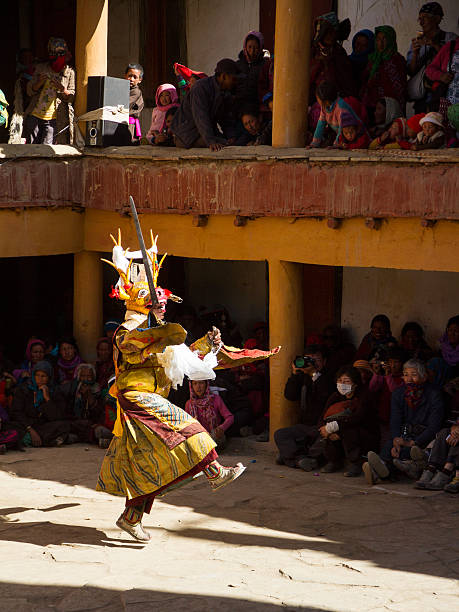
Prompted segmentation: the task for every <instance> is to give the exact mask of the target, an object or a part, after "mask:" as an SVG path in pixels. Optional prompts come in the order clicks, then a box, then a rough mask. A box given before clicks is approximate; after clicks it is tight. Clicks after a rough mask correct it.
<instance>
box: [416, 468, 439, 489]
mask: <svg viewBox="0 0 459 612" xmlns="http://www.w3.org/2000/svg"><path fill="white" fill-rule="evenodd" d="M434 475H435V472H432V471H431V470H424V471H423V472H422V475H421V478H420V479H419V480H417V481H416V483H415V485H414V486H415V487H416V489H425V488H426V484H428V483H429V482H430V481H431V480H432V478H433V477H434Z"/></svg>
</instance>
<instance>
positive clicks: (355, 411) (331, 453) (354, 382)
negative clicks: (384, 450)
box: [314, 366, 379, 478]
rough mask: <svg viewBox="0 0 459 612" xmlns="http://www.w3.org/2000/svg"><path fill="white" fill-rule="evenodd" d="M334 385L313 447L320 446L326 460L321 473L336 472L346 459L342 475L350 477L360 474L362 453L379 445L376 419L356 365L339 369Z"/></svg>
mask: <svg viewBox="0 0 459 612" xmlns="http://www.w3.org/2000/svg"><path fill="white" fill-rule="evenodd" d="M336 388H337V391H335V392H334V393H333V395H332V396H331V397H330V398H329V399H328V401H327V403H326V405H325V410H324V413H323V415H322V417H321V419H320V421H319V432H320V440H318V442H316V444H315V445H314V446H318V445H320V446H321V448H322V453H323V454H324V456H325V458H326V460H327V463H326V464H325V465H324V467H323V468H322V469H321V472H323V473H325V474H329V473H331V472H336V471H337V470H339V469H340V468H341V467H342V464H343V459H346V460H347V462H348V463H349V469H348V470H347V472H345V473H344V475H345V476H347V477H351V478H352V477H355V476H360V474H361V473H362V455H364V454H365V453H367V452H368V451H372V450H375V449H377V448H379V427H378V419H377V415H376V410H375V409H374V408H373V403H372V401H371V397H370V394H369V393H368V391H366V390H365V389H364V387H363V386H362V382H361V378H360V374H359V372H358V371H357V370H356V368H353V367H349V366H348V367H344V368H341V369H340V370H339V371H338V373H337V375H336Z"/></svg>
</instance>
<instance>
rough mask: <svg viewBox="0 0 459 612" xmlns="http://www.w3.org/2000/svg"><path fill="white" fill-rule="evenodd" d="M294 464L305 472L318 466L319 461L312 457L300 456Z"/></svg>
mask: <svg viewBox="0 0 459 612" xmlns="http://www.w3.org/2000/svg"><path fill="white" fill-rule="evenodd" d="M296 466H297V467H298V468H300V469H301V470H304V471H305V472H312V470H316V469H317V468H318V467H319V462H318V461H317V459H313V458H312V457H302V458H301V459H299V461H297V462H296Z"/></svg>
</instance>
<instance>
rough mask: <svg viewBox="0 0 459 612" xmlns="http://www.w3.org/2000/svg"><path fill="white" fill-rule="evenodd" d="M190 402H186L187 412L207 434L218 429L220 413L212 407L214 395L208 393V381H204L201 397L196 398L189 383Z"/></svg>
mask: <svg viewBox="0 0 459 612" xmlns="http://www.w3.org/2000/svg"><path fill="white" fill-rule="evenodd" d="M189 384H190V400H189V401H188V402H187V405H186V410H187V412H188V413H189V414H190V415H191V416H192V417H193V418H195V419H196V420H197V421H199V422H200V423H201V425H202V426H203V427H204V428H205V429H207V431H208V432H211V431H213V430H214V429H215V428H216V427H218V425H219V423H220V422H221V419H220V418H219V416H220V413H219V412H218V410H217V409H216V408H215V406H214V399H215V395H214V394H213V393H212V392H211V391H210V388H209V381H208V380H206V385H207V386H206V390H205V393H204V395H203V396H202V397H197V395H196V393H195V392H194V390H193V385H192V383H191V381H190V383H189Z"/></svg>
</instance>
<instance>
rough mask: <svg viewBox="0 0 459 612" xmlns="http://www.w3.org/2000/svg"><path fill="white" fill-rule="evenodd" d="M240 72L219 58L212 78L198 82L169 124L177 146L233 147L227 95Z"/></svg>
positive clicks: (233, 127) (230, 111)
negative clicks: (231, 145)
mask: <svg viewBox="0 0 459 612" xmlns="http://www.w3.org/2000/svg"><path fill="white" fill-rule="evenodd" d="M239 73H240V70H239V68H238V66H237V64H236V62H234V61H233V60H231V59H222V60H220V61H219V62H218V64H217V66H216V68H215V75H214V76H212V77H207V78H205V79H200V80H199V81H198V82H197V83H196V84H195V85H194V86H193V88H192V89H191V90H190V92H189V94H188V95H187V96H186V97H185V98H184V99H183V101H182V103H181V105H180V108H179V110H178V111H177V113H176V114H175V117H174V120H173V122H172V127H171V129H172V132H173V134H174V135H175V143H176V146H177V147H180V148H185V149H191V148H193V147H209V149H210V150H211V151H219V150H220V149H221V148H222V147H224V146H225V145H230V144H233V142H234V136H235V121H234V118H233V116H232V98H231V95H230V92H231V91H233V90H234V89H235V88H236V85H237V77H238V75H239ZM217 124H218V125H219V126H220V128H221V130H222V132H223V133H221V132H220V131H219V130H218V126H217Z"/></svg>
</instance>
